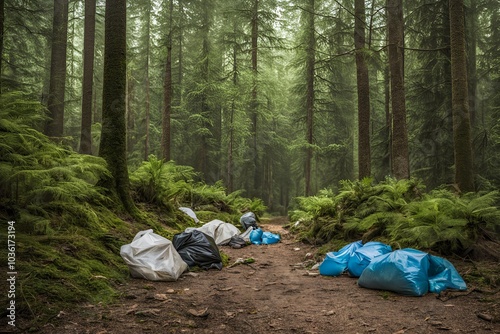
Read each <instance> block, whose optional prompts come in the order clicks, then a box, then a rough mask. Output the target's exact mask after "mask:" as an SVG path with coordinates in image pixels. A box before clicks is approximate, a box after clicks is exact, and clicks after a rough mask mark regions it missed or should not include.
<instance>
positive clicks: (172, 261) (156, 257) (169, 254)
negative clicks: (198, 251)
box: [120, 230, 188, 281]
mask: <svg viewBox="0 0 500 334" xmlns="http://www.w3.org/2000/svg"><path fill="white" fill-rule="evenodd" d="M120 255H121V257H122V258H123V260H124V261H125V263H126V264H127V265H128V268H129V270H130V275H131V276H132V277H136V278H145V279H147V280H151V281H176V280H177V279H178V278H179V276H181V274H182V273H183V272H184V271H186V270H187V268H188V265H187V263H186V262H184V260H182V258H181V256H180V255H179V253H178V252H177V250H175V248H174V246H173V244H172V242H171V241H170V240H168V239H166V238H164V237H162V236H161V235H158V234H156V233H153V230H146V231H141V232H139V233H137V234H136V236H135V237H134V240H132V243H130V244H127V245H123V246H122V247H121V249H120Z"/></svg>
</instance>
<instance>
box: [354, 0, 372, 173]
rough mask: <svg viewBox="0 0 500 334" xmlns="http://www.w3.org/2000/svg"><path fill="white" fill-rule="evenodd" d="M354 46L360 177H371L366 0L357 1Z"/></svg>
mask: <svg viewBox="0 0 500 334" xmlns="http://www.w3.org/2000/svg"><path fill="white" fill-rule="evenodd" d="M354 7H355V18H354V20H355V22H354V46H355V48H356V75H357V85H358V177H359V179H362V178H364V177H368V176H370V175H371V150H370V79H369V75H368V66H367V65H366V59H365V54H366V49H365V29H366V15H365V2H364V0H355V2H354Z"/></svg>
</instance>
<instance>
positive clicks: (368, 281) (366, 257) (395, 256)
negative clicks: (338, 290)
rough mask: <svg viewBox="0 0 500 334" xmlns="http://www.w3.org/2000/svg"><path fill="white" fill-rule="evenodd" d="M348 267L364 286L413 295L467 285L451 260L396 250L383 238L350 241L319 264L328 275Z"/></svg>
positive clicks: (462, 288) (351, 274)
mask: <svg viewBox="0 0 500 334" xmlns="http://www.w3.org/2000/svg"><path fill="white" fill-rule="evenodd" d="M346 271H347V272H348V273H349V275H350V276H353V277H359V279H358V285H359V286H361V287H364V288H369V289H377V290H387V291H393V292H396V293H399V294H403V295H409V296H423V295H425V294H426V293H428V292H431V293H439V292H441V291H444V290H446V289H456V290H466V289H467V286H466V284H465V281H464V280H463V279H462V277H461V276H460V274H459V273H458V271H457V270H456V269H455V267H454V266H453V265H452V264H451V262H449V261H448V260H446V259H443V258H441V257H439V256H435V255H431V254H428V253H426V252H422V251H419V250H416V249H412V248H405V249H400V250H395V251H392V249H391V247H390V246H389V245H385V244H383V243H381V242H367V243H366V244H364V245H363V244H362V243H361V241H356V242H353V243H350V244H348V245H346V246H345V247H343V248H341V249H340V250H339V251H337V252H330V253H328V254H326V257H325V259H324V260H323V262H322V263H321V264H320V265H319V273H320V274H321V275H324V276H339V275H341V274H342V273H344V272H346Z"/></svg>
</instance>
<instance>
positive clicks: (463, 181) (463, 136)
mask: <svg viewBox="0 0 500 334" xmlns="http://www.w3.org/2000/svg"><path fill="white" fill-rule="evenodd" d="M449 5H450V49H451V82H452V83H451V85H452V87H451V101H452V102H451V103H452V112H453V140H454V151H455V183H456V184H457V186H458V188H459V189H460V191H462V192H468V191H474V174H473V170H472V147H471V126H470V115H469V101H468V88H467V63H466V46H465V26H464V21H465V16H464V2H463V0H449Z"/></svg>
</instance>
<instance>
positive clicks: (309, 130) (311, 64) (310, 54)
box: [304, 0, 316, 196]
mask: <svg viewBox="0 0 500 334" xmlns="http://www.w3.org/2000/svg"><path fill="white" fill-rule="evenodd" d="M304 15H306V20H305V22H306V27H305V29H306V34H307V37H306V43H307V47H306V141H307V148H306V161H305V171H304V173H305V196H310V195H311V192H312V191H311V168H312V167H311V166H312V158H313V148H312V147H313V127H314V124H313V122H314V74H315V71H314V69H315V65H316V57H315V55H316V36H315V22H314V21H315V6H314V0H309V1H308V2H307V9H306V10H305V11H304Z"/></svg>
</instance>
